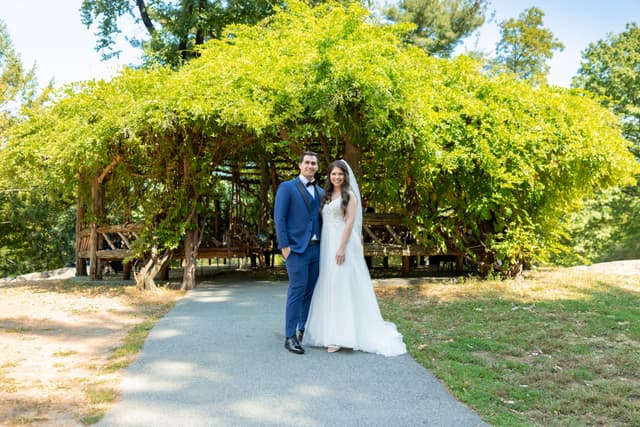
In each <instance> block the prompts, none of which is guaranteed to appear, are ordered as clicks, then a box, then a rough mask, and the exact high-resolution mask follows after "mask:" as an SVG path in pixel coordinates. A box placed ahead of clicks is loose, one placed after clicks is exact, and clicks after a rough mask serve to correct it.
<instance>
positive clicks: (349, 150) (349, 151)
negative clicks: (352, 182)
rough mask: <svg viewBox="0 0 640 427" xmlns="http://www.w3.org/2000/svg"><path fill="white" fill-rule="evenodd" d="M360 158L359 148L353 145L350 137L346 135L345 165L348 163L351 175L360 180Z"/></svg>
mask: <svg viewBox="0 0 640 427" xmlns="http://www.w3.org/2000/svg"><path fill="white" fill-rule="evenodd" d="M360 157H361V152H360V147H358V146H357V145H355V144H354V143H353V142H352V141H351V137H349V136H348V135H347V136H346V137H345V141H344V159H345V160H346V161H347V163H349V166H351V170H352V171H353V174H354V175H355V176H356V177H357V178H360V170H361V169H360Z"/></svg>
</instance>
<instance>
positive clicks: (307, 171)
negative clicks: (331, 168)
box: [299, 156, 318, 181]
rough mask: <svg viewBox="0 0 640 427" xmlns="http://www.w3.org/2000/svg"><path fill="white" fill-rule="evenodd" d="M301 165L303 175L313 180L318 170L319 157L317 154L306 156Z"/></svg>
mask: <svg viewBox="0 0 640 427" xmlns="http://www.w3.org/2000/svg"><path fill="white" fill-rule="evenodd" d="M299 166H300V173H301V174H302V176H304V177H305V178H307V180H309V181H311V180H313V177H314V176H315V175H316V172H318V158H317V157H316V156H304V157H303V158H302V161H301V162H300V165H299Z"/></svg>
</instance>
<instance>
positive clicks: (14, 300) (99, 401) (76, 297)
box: [0, 280, 183, 426]
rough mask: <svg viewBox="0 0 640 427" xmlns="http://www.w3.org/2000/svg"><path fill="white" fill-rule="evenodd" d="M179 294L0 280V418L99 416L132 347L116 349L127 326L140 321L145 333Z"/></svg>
mask: <svg viewBox="0 0 640 427" xmlns="http://www.w3.org/2000/svg"><path fill="white" fill-rule="evenodd" d="M182 295H183V293H181V292H178V291H171V290H160V291H159V292H157V293H148V292H141V291H139V290H137V289H136V288H135V287H133V286H127V285H125V284H122V283H107V282H102V283H100V284H96V283H95V282H93V283H92V282H87V283H83V282H79V281H75V280H57V281H38V282H11V283H6V284H0V347H1V348H3V349H8V350H3V351H2V353H0V424H1V425H9V426H11V425H16V426H18V425H21V426H22V425H38V426H78V425H83V424H91V423H93V422H95V421H97V420H99V419H100V418H101V417H102V415H103V414H104V412H105V411H106V410H107V409H108V408H109V407H110V405H112V404H113V402H114V400H115V398H116V396H117V394H116V390H117V388H118V384H119V381H120V374H121V368H123V367H126V366H128V365H129V364H130V363H131V361H132V360H133V359H134V357H135V355H136V354H137V351H136V352H135V353H131V352H121V351H120V348H122V347H123V345H125V344H127V345H129V342H130V341H131V338H130V332H131V331H132V330H135V329H136V328H137V327H139V325H141V324H144V325H145V330H146V333H148V331H149V330H150V328H151V326H152V325H153V324H154V322H155V321H156V320H157V319H159V318H160V317H161V316H163V315H164V314H165V313H166V312H167V311H168V310H169V309H170V308H171V307H173V305H174V304H175V302H176V301H177V300H178V299H179V298H180V297H181V296H182ZM146 333H145V334H143V335H140V334H137V335H136V338H135V339H136V340H139V341H140V342H142V341H143V340H144V338H145V337H146ZM137 348H138V349H139V346H138V347H137ZM118 352H119V353H118ZM114 353H118V355H117V356H116V357H114V356H113V354H114ZM116 362H117V363H118V369H113V365H114V363H116Z"/></svg>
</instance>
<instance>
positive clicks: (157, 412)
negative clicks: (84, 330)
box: [97, 280, 487, 427]
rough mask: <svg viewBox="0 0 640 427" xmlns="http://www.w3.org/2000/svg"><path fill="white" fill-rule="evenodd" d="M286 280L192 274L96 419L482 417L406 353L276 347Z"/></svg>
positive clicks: (295, 422)
mask: <svg viewBox="0 0 640 427" xmlns="http://www.w3.org/2000/svg"><path fill="white" fill-rule="evenodd" d="M286 286H287V284H286V282H269V281H255V280H254V281H236V282H228V281H226V282H224V283H223V282H216V281H215V280H213V281H211V282H206V283H202V284H200V285H199V287H198V288H197V289H196V290H194V291H190V292H189V293H188V294H187V295H186V296H185V297H184V298H183V299H182V300H181V301H180V302H179V303H178V304H177V305H176V307H175V308H174V309H173V310H172V311H171V312H170V313H169V314H168V315H167V316H165V317H164V318H163V319H161V320H160V321H159V322H158V323H157V325H156V326H155V328H154V329H153V330H152V331H151V333H150V334H149V337H148V338H147V341H146V342H145V345H144V347H143V349H142V351H141V353H140V355H139V358H138V359H137V361H136V362H135V363H134V364H132V365H131V366H130V367H129V368H128V369H127V370H126V371H125V373H124V379H123V382H122V385H121V387H122V396H121V400H120V402H118V403H117V404H116V406H115V407H114V408H113V409H112V410H111V411H110V412H108V413H107V415H106V416H105V418H104V419H103V420H102V421H101V422H100V423H98V424H97V425H98V426H101V427H111V426H113V427H116V426H117V427H125V426H154V427H159V426H171V427H175V426H189V427H191V426H193V427H195V426H419V425H424V426H455V427H462V426H484V425H487V424H485V423H483V421H482V420H481V419H480V417H479V416H478V415H477V414H475V413H474V412H472V411H470V410H469V409H468V408H467V407H465V406H464V405H462V404H461V403H459V402H458V401H456V400H455V399H454V398H453V397H452V396H451V395H449V394H448V392H447V391H446V390H445V388H444V387H443V386H442V384H441V383H440V382H439V381H438V380H437V379H436V378H435V377H433V375H431V374H430V373H429V372H428V371H426V370H425V369H424V368H422V367H421V366H420V365H419V364H417V363H416V362H415V361H414V360H413V359H412V358H411V356H409V355H403V356H400V357H393V358H385V357H383V356H378V355H373V354H367V353H361V352H352V351H340V352H338V353H335V354H329V353H327V352H326V350H325V349H320V348H309V347H307V348H306V350H307V354H305V355H303V356H299V355H294V354H291V353H289V352H287V351H286V350H285V349H284V346H283V343H284V335H283V332H282V330H283V323H284V303H285V297H286V289H287V288H286Z"/></svg>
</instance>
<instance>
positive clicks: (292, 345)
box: [284, 337, 304, 354]
mask: <svg viewBox="0 0 640 427" xmlns="http://www.w3.org/2000/svg"><path fill="white" fill-rule="evenodd" d="M284 348H286V349H287V350H289V351H290V352H291V353H295V354H304V348H302V346H301V345H300V343H299V342H298V338H296V337H289V338H287V339H285V340H284Z"/></svg>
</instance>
